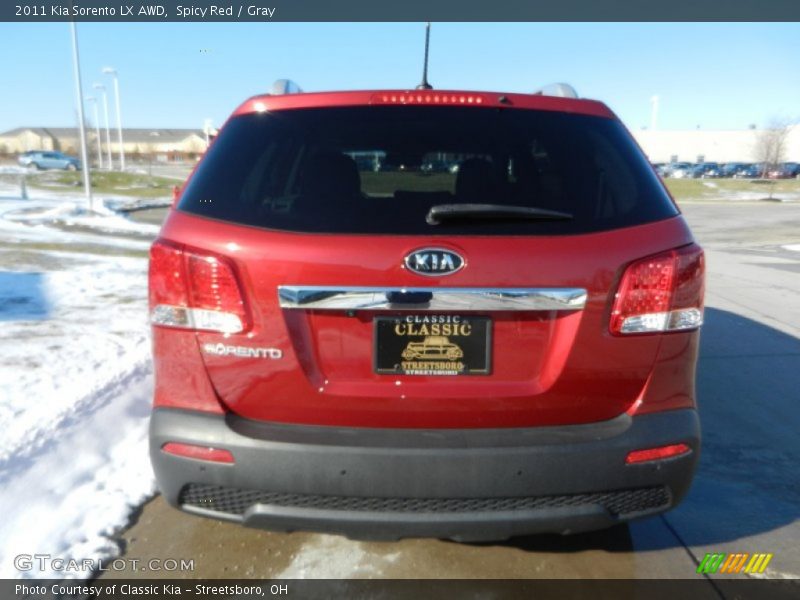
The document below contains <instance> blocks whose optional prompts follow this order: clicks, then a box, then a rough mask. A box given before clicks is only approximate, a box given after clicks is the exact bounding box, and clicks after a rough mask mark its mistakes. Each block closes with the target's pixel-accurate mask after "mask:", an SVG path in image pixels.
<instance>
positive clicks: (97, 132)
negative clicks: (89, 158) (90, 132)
mask: <svg viewBox="0 0 800 600" xmlns="http://www.w3.org/2000/svg"><path fill="white" fill-rule="evenodd" d="M86 101H87V102H91V103H92V106H93V107H94V132H95V137H96V138H97V168H98V169H102V168H103V147H102V145H101V144H100V116H99V115H98V113H97V98H95V97H94V96H86Z"/></svg>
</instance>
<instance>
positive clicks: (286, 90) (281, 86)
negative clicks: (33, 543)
mask: <svg viewBox="0 0 800 600" xmlns="http://www.w3.org/2000/svg"><path fill="white" fill-rule="evenodd" d="M269 93H270V95H272V96H283V95H284V94H302V93H303V90H302V89H300V86H299V85H297V84H296V83H295V82H294V81H292V80H291V79H276V80H275V83H273V84H272V87H271V88H269Z"/></svg>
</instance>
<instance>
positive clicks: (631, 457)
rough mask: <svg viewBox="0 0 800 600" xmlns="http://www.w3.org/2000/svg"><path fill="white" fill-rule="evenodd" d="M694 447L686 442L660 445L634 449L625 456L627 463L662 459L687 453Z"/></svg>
mask: <svg viewBox="0 0 800 600" xmlns="http://www.w3.org/2000/svg"><path fill="white" fill-rule="evenodd" d="M691 451H692V449H691V448H690V447H689V446H687V445H686V444H671V445H669V446H659V447H658V448H647V449H646V450H634V451H633V452H629V453H628V456H627V457H625V464H626V465H633V464H636V463H642V462H649V461H651V460H662V459H665V458H672V457H674V456H680V455H681V454H687V453H689V452H691Z"/></svg>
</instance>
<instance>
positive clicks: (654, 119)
mask: <svg viewBox="0 0 800 600" xmlns="http://www.w3.org/2000/svg"><path fill="white" fill-rule="evenodd" d="M658 100H659V98H658V96H653V97H652V98H650V104H651V105H652V106H653V110H652V112H651V113H650V129H652V130H653V131H655V130H656V128H657V127H658Z"/></svg>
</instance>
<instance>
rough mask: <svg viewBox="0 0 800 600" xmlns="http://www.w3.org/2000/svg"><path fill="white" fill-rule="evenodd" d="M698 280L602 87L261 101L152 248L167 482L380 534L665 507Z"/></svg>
mask: <svg viewBox="0 0 800 600" xmlns="http://www.w3.org/2000/svg"><path fill="white" fill-rule="evenodd" d="M703 281H704V264H703V252H702V250H701V249H700V248H699V247H698V246H697V244H696V243H695V242H694V239H693V238H692V234H691V232H690V231H689V228H688V227H687V225H686V222H685V221H684V219H683V217H682V216H681V214H680V211H679V210H678V208H677V207H676V205H675V203H674V202H673V200H672V199H671V198H670V196H669V194H668V193H667V191H666V189H665V188H664V186H663V184H662V183H661V181H660V179H659V178H658V177H657V175H656V174H655V173H654V172H653V170H652V168H651V166H650V165H649V163H648V161H647V160H646V158H645V157H644V156H643V154H642V152H641V151H640V149H639V148H638V147H637V146H636V144H635V143H634V141H633V139H632V137H631V136H630V134H629V133H628V132H627V130H626V129H625V127H624V126H623V125H622V124H621V122H620V121H619V119H617V118H616V117H615V115H614V114H613V113H612V112H611V111H610V110H609V109H608V108H607V107H606V106H605V105H604V104H602V103H599V102H595V101H591V100H582V99H578V98H574V97H553V96H547V95H542V94H538V95H537V94H532V95H527V94H505V93H493V92H456V91H438V90H414V91H410V90H397V91H356V92H336V93H307V94H304V93H294V94H285V95H264V96H259V97H254V98H251V99H249V100H247V101H246V102H245V103H244V104H242V105H241V106H240V107H239V108H238V109H237V110H236V111H235V112H234V114H233V115H232V116H231V118H230V119H229V120H228V122H227V123H226V124H225V126H224V127H223V128H222V130H221V132H220V134H219V136H218V137H217V138H216V139H215V140H214V142H213V144H212V146H211V148H210V149H209V150H208V152H207V154H206V156H205V157H204V158H203V160H202V161H201V163H200V164H199V166H198V167H197V169H196V171H195V172H194V173H193V175H192V176H191V177H190V179H189V181H188V182H187V185H186V186H185V188H184V189H183V190H182V192H181V194H180V197H179V198H178V200H177V203H176V206H175V209H174V210H172V211H171V212H170V214H169V216H168V217H167V219H166V222H165V223H164V226H163V229H162V231H161V234H160V237H159V238H158V240H157V241H156V242H155V243H154V244H153V247H152V251H151V261H150V314H151V319H152V323H153V343H154V356H155V372H156V388H155V402H154V405H155V406H154V410H153V415H152V421H151V433H150V436H151V454H152V461H153V465H154V468H155V472H156V476H157V479H158V483H159V485H160V488H161V491H162V493H163V494H164V497H165V498H166V499H167V500H168V502H170V503H171V504H173V505H175V506H176V507H179V508H181V509H182V510H185V511H187V512H190V513H194V514H197V515H203V516H208V517H215V518H221V519H226V520H230V521H235V522H239V523H242V524H244V525H249V526H259V527H266V528H269V529H273V530H281V531H293V530H312V531H327V532H336V533H343V534H345V535H348V536H350V537H353V538H370V539H375V538H378V539H396V538H401V537H410V536H434V537H441V538H452V539H455V540H486V539H503V538H507V537H510V536H515V535H522V534H529V533H535V532H560V533H569V532H577V531H585V530H591V529H598V528H603V527H608V526H611V525H614V524H616V523H619V522H621V521H626V520H629V519H632V518H635V517H641V516H646V515H653V514H657V513H661V512H663V511H665V510H668V509H669V508H671V507H673V506H675V505H676V504H677V503H678V502H679V501H680V500H681V498H682V497H683V496H684V494H685V493H686V491H687V489H688V487H689V484H690V481H691V478H692V474H693V471H694V467H695V463H696V461H697V457H698V452H699V444H700V427H699V421H698V417H697V412H696V406H695V387H694V379H695V363H696V358H697V348H698V338H699V331H698V328H699V327H700V325H701V323H702V318H703V313H702V311H703Z"/></svg>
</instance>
